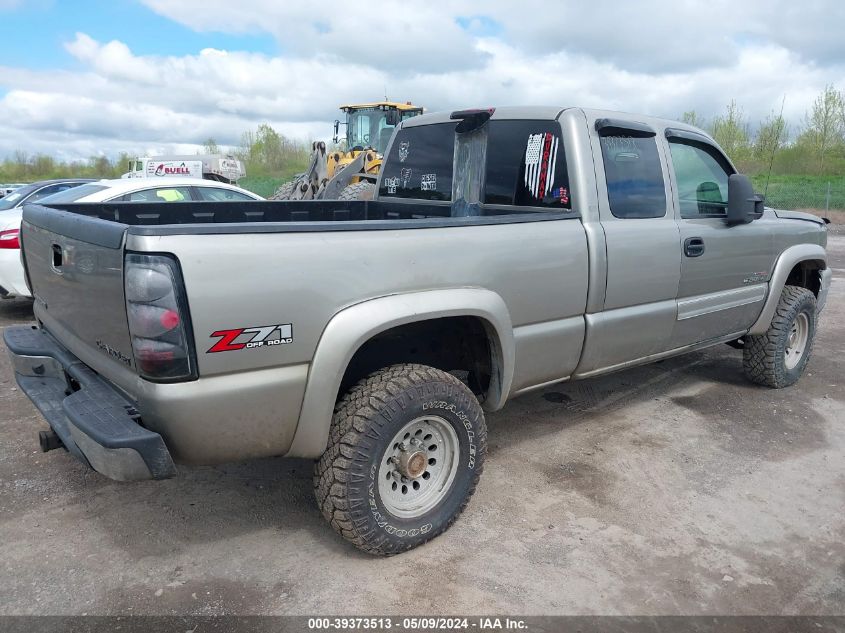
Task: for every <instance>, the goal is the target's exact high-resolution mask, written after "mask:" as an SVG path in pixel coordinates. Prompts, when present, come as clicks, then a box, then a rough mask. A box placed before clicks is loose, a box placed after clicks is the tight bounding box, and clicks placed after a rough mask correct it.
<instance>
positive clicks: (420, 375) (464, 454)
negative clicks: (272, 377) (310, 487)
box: [314, 364, 487, 555]
mask: <svg viewBox="0 0 845 633" xmlns="http://www.w3.org/2000/svg"><path fill="white" fill-rule="evenodd" d="M486 446H487V427H486V425H485V422H484V413H483V411H482V410H481V406H480V405H479V404H478V400H477V399H476V398H475V396H474V395H473V393H472V392H471V391H470V390H469V389H468V388H467V386H466V385H464V384H463V383H462V382H461V381H460V380H458V379H457V378H456V377H455V376H453V375H451V374H448V373H446V372H443V371H440V370H438V369H434V368H432V367H427V366H425V365H410V364H406V365H394V366H393V367H388V368H386V369H382V370H380V371H378V372H376V373H374V374H372V375H371V376H369V377H368V378H366V379H364V380H362V381H361V382H359V383H358V384H357V385H356V386H355V387H353V388H352V389H351V390H350V391H349V392H348V393H347V394H346V395H345V396H344V397H343V398H342V399H341V401H340V402H339V403H338V405H337V408H336V409H335V415H334V419H333V421H332V427H331V434H330V438H329V444H328V447H327V448H326V452H325V453H324V454H323V456H322V457H321V458H320V460H319V461H318V462H317V465H316V470H315V477H314V486H315V491H316V496H317V503H318V504H319V506H320V509H321V510H322V512H323V515H324V516H325V518H326V520H328V521H329V523H330V524H331V525H332V527H333V528H334V529H335V530H336V531H337V532H338V533H339V534H340V535H341V536H343V537H344V538H345V539H346V540H348V541H350V542H351V543H352V544H353V545H355V546H356V547H358V548H360V549H362V550H364V551H366V552H369V553H371V554H378V555H390V554H397V553H399V552H402V551H405V550H408V549H411V548H412V547H416V546H417V545H420V544H422V543H425V542H426V541H429V540H431V539H432V538H434V537H435V536H437V535H438V534H440V533H442V532H444V531H445V530H446V529H447V528H448V527H449V526H450V525H451V524H452V523H453V522H454V521H455V519H457V517H458V515H460V513H461V511H463V509H464V507H465V506H466V504H467V503H468V502H469V499H470V497H471V496H472V493H473V491H474V490H475V486H476V483H477V482H478V478H479V476H480V475H481V470H482V466H483V462H484V455H485V452H486Z"/></svg>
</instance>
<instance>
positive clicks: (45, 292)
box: [21, 205, 135, 376]
mask: <svg viewBox="0 0 845 633" xmlns="http://www.w3.org/2000/svg"><path fill="white" fill-rule="evenodd" d="M125 230H126V225H123V224H120V223H116V222H109V221H106V220H102V219H99V218H92V217H85V216H82V215H75V214H71V213H68V212H65V211H57V210H55V209H50V210H49V211H48V210H47V209H45V208H44V207H40V206H38V205H27V206H26V207H25V209H24V214H23V223H22V226H21V239H22V248H23V252H24V258H25V262H26V269H27V273H28V276H29V283H30V286H31V290H32V294H33V297H34V298H35V314H36V316H37V317H38V319H39V320H40V321H42V322H43V323H44V324H45V325H46V327H47V328H48V330H50V332H51V333H52V334H53V335H54V336H55V337H56V338H57V339H58V340H59V341H60V342H61V343H62V344H64V345H65V346H66V347H67V348H68V349H70V350H71V351H73V352H74V353H75V354H76V355H77V356H79V357H80V358H83V359H84V360H85V362H86V363H88V364H89V365H90V366H91V367H92V368H93V369H95V370H96V371H98V372H101V373H102V372H103V371H104V370H106V369H108V370H110V371H108V372H106V373H109V374H112V375H114V374H115V373H117V374H121V373H122V374H124V376H125V375H126V372H127V371H132V372H133V373H134V369H135V363H134V360H133V358H132V346H131V341H130V336H129V326H128V324H127V320H126V305H125V302H124V289H123V243H124V233H125Z"/></svg>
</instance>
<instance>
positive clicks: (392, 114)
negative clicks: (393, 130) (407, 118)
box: [384, 110, 401, 126]
mask: <svg viewBox="0 0 845 633" xmlns="http://www.w3.org/2000/svg"><path fill="white" fill-rule="evenodd" d="M384 118H385V121H386V122H387V124H388V125H393V126H396V125H399V121H400V119H401V114H400V112H399V110H388V111H387V112H385V113H384Z"/></svg>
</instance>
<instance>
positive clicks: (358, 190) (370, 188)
mask: <svg viewBox="0 0 845 633" xmlns="http://www.w3.org/2000/svg"><path fill="white" fill-rule="evenodd" d="M375 191H376V187H375V185H374V184H373V183H371V182H369V181H366V180H361V181H359V182H356V183H355V184H352V185H347V186H346V187H344V188H343V191H341V192H340V195H339V196H338V197H337V199H338V200H372V199H373V194H375Z"/></svg>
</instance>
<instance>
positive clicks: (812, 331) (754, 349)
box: [742, 286, 816, 389]
mask: <svg viewBox="0 0 845 633" xmlns="http://www.w3.org/2000/svg"><path fill="white" fill-rule="evenodd" d="M815 336H816V298H815V296H814V295H813V293H812V292H810V291H809V290H807V289H806V288H800V287H798V286H786V287H784V289H783V292H782V293H781V296H780V301H779V302H778V305H777V308H775V314H774V317H773V318H772V323H771V325H770V326H769V329H768V330H767V331H766V333H765V334H760V335H759V336H746V337H743V340H744V342H745V345H744V346H743V350H742V354H743V358H742V360H743V363H742V364H743V368H744V369H745V375H746V376H747V377H748V378H749V380H751V381H753V382H756V383H758V384H761V385H766V386H768V387H773V388H775V389H779V388H781V387H788V386H789V385H791V384H794V383H795V382H796V381H797V380H798V379H799V378H800V377H801V374H803V373H804V368H805V367H806V366H807V363H808V362H809V360H810V352H811V351H812V349H813V339H814V338H815Z"/></svg>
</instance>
